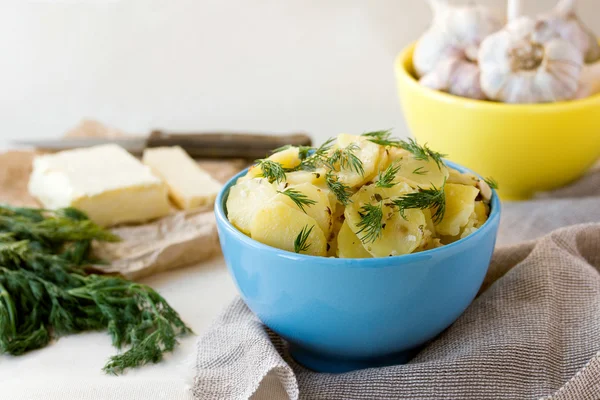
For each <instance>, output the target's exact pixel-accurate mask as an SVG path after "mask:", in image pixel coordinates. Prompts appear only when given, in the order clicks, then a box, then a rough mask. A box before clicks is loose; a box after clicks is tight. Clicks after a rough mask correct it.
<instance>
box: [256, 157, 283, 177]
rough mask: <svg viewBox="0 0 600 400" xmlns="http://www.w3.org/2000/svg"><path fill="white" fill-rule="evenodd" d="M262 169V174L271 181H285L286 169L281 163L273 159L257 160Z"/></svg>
mask: <svg viewBox="0 0 600 400" xmlns="http://www.w3.org/2000/svg"><path fill="white" fill-rule="evenodd" d="M256 165H258V166H259V167H260V168H261V170H262V176H263V177H265V178H267V179H268V180H269V182H270V183H273V182H277V183H281V182H284V181H285V169H284V168H283V166H282V165H281V164H279V163H278V162H275V161H273V160H268V159H262V160H257V164H256Z"/></svg>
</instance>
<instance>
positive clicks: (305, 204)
mask: <svg viewBox="0 0 600 400" xmlns="http://www.w3.org/2000/svg"><path fill="white" fill-rule="evenodd" d="M443 157H444V155H443V154H441V153H438V152H436V151H434V150H432V149H430V148H429V147H428V146H427V145H420V144H418V143H416V142H415V141H413V140H412V139H408V140H401V139H396V138H393V137H392V136H391V132H390V131H375V132H368V133H364V134H362V135H349V134H340V135H338V136H337V138H335V139H333V138H332V139H329V140H327V141H326V142H325V143H323V144H322V145H321V146H319V147H293V146H286V147H283V148H280V149H277V150H275V151H274V152H273V154H272V155H271V156H269V157H268V158H265V159H262V160H258V161H257V163H256V164H255V165H254V166H252V167H251V168H249V170H248V172H247V174H246V175H245V176H242V177H240V178H239V179H238V180H237V182H236V184H235V185H234V186H232V187H231V189H230V192H229V196H228V198H227V202H226V208H227V217H228V219H229V221H230V222H231V223H232V224H233V225H234V226H235V227H236V228H237V229H238V230H240V231H241V232H243V233H244V234H246V235H248V236H249V237H251V238H252V239H254V240H256V241H258V242H261V243H263V244H266V245H269V246H272V247H276V248H279V249H282V250H287V251H290V252H295V253H301V254H307V255H313V256H322V257H339V258H373V257H389V256H398V255H403V254H409V253H416V252H420V251H423V250H428V249H433V248H436V247H440V246H444V245H446V244H450V243H452V242H455V241H458V240H460V239H462V238H464V237H466V236H468V235H470V234H471V233H473V232H474V231H476V230H477V229H478V228H479V227H481V226H482V225H483V224H484V223H485V221H486V220H487V218H488V215H489V212H490V207H489V202H490V199H491V197H492V189H493V188H495V186H496V183H495V182H494V181H493V179H485V180H484V179H481V178H479V177H477V176H475V175H473V174H470V173H463V172H460V171H458V170H456V169H453V168H452V167H450V166H448V165H446V164H445V163H444V160H443Z"/></svg>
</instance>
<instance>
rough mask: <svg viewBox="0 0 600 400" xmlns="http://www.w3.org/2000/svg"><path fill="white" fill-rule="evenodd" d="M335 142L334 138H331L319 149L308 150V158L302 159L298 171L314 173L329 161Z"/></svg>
mask: <svg viewBox="0 0 600 400" xmlns="http://www.w3.org/2000/svg"><path fill="white" fill-rule="evenodd" d="M334 142H335V139H334V138H329V139H327V140H326V141H325V142H324V143H323V144H321V145H320V146H319V147H317V148H313V147H311V148H310V149H309V150H307V152H306V156H305V157H304V158H302V157H301V158H300V159H301V160H302V162H301V163H300V165H298V166H297V167H296V170H300V169H302V170H305V171H314V170H315V169H316V168H317V167H320V166H321V165H323V164H325V163H326V161H327V154H328V153H329V151H330V150H331V147H332V146H333V143H334Z"/></svg>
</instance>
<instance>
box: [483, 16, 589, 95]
mask: <svg viewBox="0 0 600 400" xmlns="http://www.w3.org/2000/svg"><path fill="white" fill-rule="evenodd" d="M478 59H479V68H480V70H481V88H482V90H483V92H484V93H485V94H486V96H487V97H488V98H489V99H491V100H498V101H502V102H505V103H545V102H554V101H563V100H570V99H572V98H574V97H575V95H576V92H577V90H578V87H579V83H578V82H579V78H580V76H581V70H582V66H583V55H582V53H581V52H580V51H579V50H578V49H577V47H575V46H574V45H573V44H571V43H570V42H568V41H566V40H563V39H561V38H560V37H558V36H557V35H556V34H555V33H553V32H552V30H551V29H549V28H548V24H546V23H544V22H541V21H536V20H534V19H532V18H528V17H520V18H518V19H516V20H514V21H512V22H510V23H509V24H508V25H507V26H506V27H505V28H504V29H503V30H501V31H499V32H497V33H494V34H492V35H490V36H488V37H487V38H486V39H485V40H484V41H483V42H482V44H481V47H480V49H479V56H478Z"/></svg>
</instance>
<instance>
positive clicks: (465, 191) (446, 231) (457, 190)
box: [435, 183, 479, 236]
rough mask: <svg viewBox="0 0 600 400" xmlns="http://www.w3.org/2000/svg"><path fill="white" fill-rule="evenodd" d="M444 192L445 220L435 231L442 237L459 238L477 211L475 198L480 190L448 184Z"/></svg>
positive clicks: (437, 225)
mask: <svg viewBox="0 0 600 400" xmlns="http://www.w3.org/2000/svg"><path fill="white" fill-rule="evenodd" d="M444 192H445V195H446V212H445V214H444V218H443V219H442V220H441V221H440V222H439V223H438V224H436V226H435V230H436V232H437V233H438V234H440V235H445V236H457V235H458V234H459V233H460V229H461V228H462V227H464V226H466V225H467V223H468V221H469V217H470V216H471V214H472V213H473V211H475V198H476V197H477V195H478V194H479V189H477V188H475V187H473V186H465V185H459V184H456V183H447V184H446V187H445V189H444Z"/></svg>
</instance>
